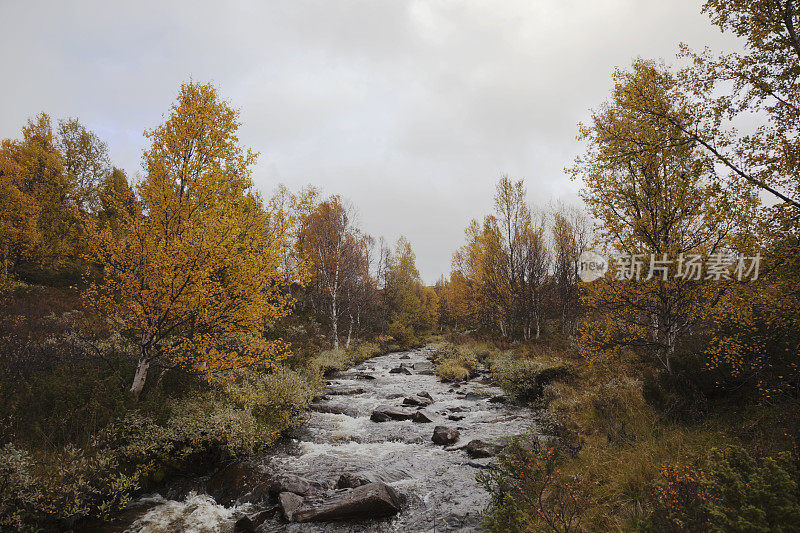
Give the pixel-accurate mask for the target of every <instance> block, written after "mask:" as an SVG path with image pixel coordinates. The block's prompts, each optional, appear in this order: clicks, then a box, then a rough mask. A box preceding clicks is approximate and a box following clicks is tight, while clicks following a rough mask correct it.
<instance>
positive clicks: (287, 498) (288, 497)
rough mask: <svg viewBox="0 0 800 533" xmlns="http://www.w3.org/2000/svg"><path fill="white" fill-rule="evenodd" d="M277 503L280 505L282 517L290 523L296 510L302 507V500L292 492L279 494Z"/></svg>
mask: <svg viewBox="0 0 800 533" xmlns="http://www.w3.org/2000/svg"><path fill="white" fill-rule="evenodd" d="M278 503H280V504H281V512H282V513H283V517H284V518H285V519H286V520H288V521H289V522H291V521H292V520H293V519H294V515H295V513H296V512H297V510H298V509H300V508H301V507H302V506H303V498H301V497H300V496H298V495H297V494H295V493H293V492H281V493H280V495H279V496H278Z"/></svg>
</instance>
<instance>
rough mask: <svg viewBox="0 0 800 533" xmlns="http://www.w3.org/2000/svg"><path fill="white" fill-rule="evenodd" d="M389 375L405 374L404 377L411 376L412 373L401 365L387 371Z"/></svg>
mask: <svg viewBox="0 0 800 533" xmlns="http://www.w3.org/2000/svg"><path fill="white" fill-rule="evenodd" d="M389 373H390V374H406V375H409V376H410V375H411V374H413V372H411V370H409V369H408V368H406V367H404V366H403V365H400V366H396V367H394V368H393V369H391V370H389Z"/></svg>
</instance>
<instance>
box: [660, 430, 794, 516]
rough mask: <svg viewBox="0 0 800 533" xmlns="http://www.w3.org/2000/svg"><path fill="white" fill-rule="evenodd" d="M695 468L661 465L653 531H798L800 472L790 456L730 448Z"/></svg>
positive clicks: (708, 458)
mask: <svg viewBox="0 0 800 533" xmlns="http://www.w3.org/2000/svg"><path fill="white" fill-rule="evenodd" d="M698 463H699V464H696V465H680V466H677V467H663V469H662V476H661V480H660V481H659V482H658V483H657V485H656V487H655V494H656V507H655V509H654V510H653V513H652V515H651V516H650V518H649V520H648V522H647V524H646V525H645V529H649V530H652V531H685V530H689V531H800V471H798V465H797V462H796V461H795V458H793V457H792V456H791V455H790V454H788V453H781V454H778V455H777V456H776V457H774V458H773V457H753V456H752V455H750V454H748V453H747V452H746V451H745V450H744V449H742V448H740V447H737V446H728V447H725V448H722V449H714V450H712V451H711V452H710V453H709V454H708V456H707V457H706V458H705V459H704V460H703V461H700V462H698Z"/></svg>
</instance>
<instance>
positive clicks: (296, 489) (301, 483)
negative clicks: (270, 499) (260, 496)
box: [269, 474, 322, 496]
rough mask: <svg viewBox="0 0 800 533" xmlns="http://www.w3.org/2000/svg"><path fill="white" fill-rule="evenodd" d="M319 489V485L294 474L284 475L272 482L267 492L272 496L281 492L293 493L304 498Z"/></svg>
mask: <svg viewBox="0 0 800 533" xmlns="http://www.w3.org/2000/svg"><path fill="white" fill-rule="evenodd" d="M320 488H322V486H321V485H320V484H319V483H315V482H313V481H310V480H308V479H305V478H302V477H300V476H296V475H294V474H286V475H284V476H282V477H280V478H279V479H276V480H275V481H273V482H272V485H271V486H270V488H269V492H270V494H272V495H273V496H275V495H278V494H280V493H282V492H293V493H294V494H299V495H300V496H306V495H308V494H310V493H311V492H314V491H316V490H318V489H320Z"/></svg>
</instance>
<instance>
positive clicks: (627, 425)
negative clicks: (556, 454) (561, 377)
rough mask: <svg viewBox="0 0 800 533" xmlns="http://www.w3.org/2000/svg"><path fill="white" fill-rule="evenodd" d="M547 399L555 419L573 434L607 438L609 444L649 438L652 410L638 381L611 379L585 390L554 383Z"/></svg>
mask: <svg viewBox="0 0 800 533" xmlns="http://www.w3.org/2000/svg"><path fill="white" fill-rule="evenodd" d="M543 399H544V400H545V401H546V402H547V406H548V412H549V413H550V415H551V416H552V418H553V420H554V421H555V422H556V423H558V424H561V425H563V426H564V427H565V429H566V430H568V431H570V432H573V433H581V434H584V435H600V436H604V437H605V439H606V441H607V442H608V443H620V442H628V441H630V440H632V439H635V438H636V437H637V436H648V435H649V433H648V431H647V427H648V426H649V424H650V422H651V421H652V409H651V408H650V407H649V406H648V405H647V402H645V399H644V396H643V395H642V383H641V382H640V381H638V380H635V379H631V378H627V377H625V376H619V377H611V378H606V379H605V380H603V381H601V382H600V383H598V384H597V385H592V386H589V387H585V388H573V387H570V386H568V385H565V384H556V383H551V384H550V385H548V386H547V387H546V388H545V389H544V393H543Z"/></svg>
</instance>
